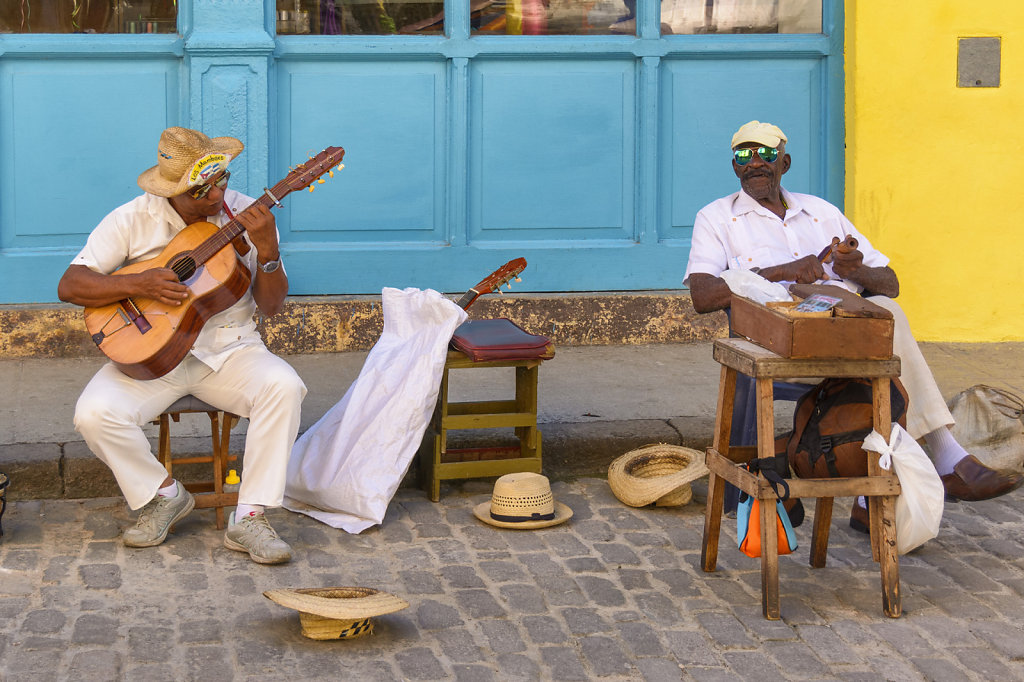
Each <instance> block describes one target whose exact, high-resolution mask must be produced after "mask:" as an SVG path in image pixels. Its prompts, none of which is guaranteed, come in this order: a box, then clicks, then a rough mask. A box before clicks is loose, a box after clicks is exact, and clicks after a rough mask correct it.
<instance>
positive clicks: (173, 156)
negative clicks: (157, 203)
mask: <svg viewBox="0 0 1024 682" xmlns="http://www.w3.org/2000/svg"><path fill="white" fill-rule="evenodd" d="M156 149H157V159H156V165H155V166H153V167H152V168H150V169H148V170H145V171H143V172H142V174H141V175H140V176H139V187H141V188H142V189H144V190H146V191H147V192H149V193H150V194H156V195H157V196H161V197H176V196H178V195H179V194H182V193H184V192H185V191H186V190H187V189H189V188H190V187H195V186H196V185H202V184H204V183H205V182H207V181H208V180H209V179H210V178H211V177H213V176H214V175H216V174H217V173H219V172H221V171H222V170H224V169H226V168H227V167H228V164H229V163H231V160H232V159H234V158H235V157H237V156H238V155H239V154H241V153H242V150H243V149H245V145H244V144H242V142H241V141H240V140H236V139H235V138H233V137H214V138H212V139H211V138H209V137H207V136H206V135H204V134H203V133H201V132H199V131H198V130H190V129H189V128H168V129H167V130H165V131H164V132H163V133H161V134H160V142H159V143H158V144H157V148H156Z"/></svg>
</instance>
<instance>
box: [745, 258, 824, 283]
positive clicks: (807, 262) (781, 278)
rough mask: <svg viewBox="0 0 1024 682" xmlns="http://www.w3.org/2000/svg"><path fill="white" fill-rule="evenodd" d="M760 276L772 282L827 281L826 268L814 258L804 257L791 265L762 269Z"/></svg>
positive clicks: (785, 264) (784, 264)
mask: <svg viewBox="0 0 1024 682" xmlns="http://www.w3.org/2000/svg"><path fill="white" fill-rule="evenodd" d="M758 274H760V275H761V276H762V277H764V278H765V279H767V280H769V281H771V282H797V283H799V284H814V283H815V282H817V281H818V280H820V279H825V268H823V267H822V266H821V261H819V260H818V259H817V258H815V257H814V256H804V257H803V258H801V259H799V260H795V261H792V262H791V263H783V264H782V265H773V266H771V267H767V268H761V270H760V271H759V272H758Z"/></svg>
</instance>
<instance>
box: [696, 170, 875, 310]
mask: <svg viewBox="0 0 1024 682" xmlns="http://www.w3.org/2000/svg"><path fill="white" fill-rule="evenodd" d="M782 198H783V199H784V200H785V202H786V206H787V207H788V208H787V209H786V217H785V218H779V216H777V215H775V214H774V213H772V212H771V211H769V210H768V209H767V208H765V207H764V206H762V205H761V204H759V203H757V201H755V200H754V199H753V198H752V197H751V196H750V195H748V194H747V193H746V192H743V191H740V192H736V193H735V194H730V195H729V196H727V197H722V198H721V199H718V200H717V201H713V202H711V203H710V204H708V205H707V206H705V207H704V208H702V209H701V210H700V211H699V212H698V213H697V219H696V220H695V221H694V225H693V239H692V242H691V246H690V260H689V262H688V263H687V265H686V277H685V279H684V280H683V284H685V285H687V286H689V284H690V275H692V274H693V273H695V272H699V273H704V274H708V275H714V276H715V277H718V276H720V275H721V274H722V273H723V272H724V271H726V270H734V269H742V270H750V269H751V268H766V267H769V266H773V265H781V264H783V263H789V262H792V261H795V260H798V259H800V258H803V257H804V256H817V255H818V254H819V253H821V251H822V250H823V249H824V248H825V247H826V246H828V245H829V244H831V243H832V238H833V237H839V239H841V240H842V239H845V238H846V235H852V236H853V237H855V238H856V239H857V242H858V246H857V248H858V249H859V250H860V252H861V253H863V254H864V265H866V266H868V267H882V266H885V265H888V264H889V259H888V258H887V257H886V256H885V255H884V254H882V253H881V252H880V251H878V250H876V249H875V248H874V247H873V246H871V242H869V241H868V240H867V238H866V237H865V236H864V235H862V234H861V233H860V232H858V231H857V228H855V227H854V226H853V223H851V222H850V221H849V220H847V218H846V216H844V215H843V212H842V211H840V210H839V209H838V208H836V207H835V206H833V205H832V204H830V203H828V202H827V201H825V200H824V199H819V198H818V197H815V196H811V195H810V194H795V193H793V192H787V191H786V190H782ZM824 269H825V272H826V273H827V274H828V276H829V277H830V278H832V279H830V280H828V281H825V282H822V283H823V284H834V285H838V286H843V287H845V288H847V289H849V290H850V291H853V292H856V293H860V292H861V290H862V289H863V287H861V286H860V285H859V284H856V283H854V282H846V281H843V280H841V279H839V278H838V277H837V276H836V274H835V273H834V272H833V270H832V265H831V264H830V263H826V264H825V265H824ZM782 284H784V285H786V284H790V283H789V282H782Z"/></svg>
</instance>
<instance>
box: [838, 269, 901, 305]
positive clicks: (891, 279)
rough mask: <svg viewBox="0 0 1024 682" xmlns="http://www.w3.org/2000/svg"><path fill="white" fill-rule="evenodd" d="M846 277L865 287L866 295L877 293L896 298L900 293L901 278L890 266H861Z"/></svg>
mask: <svg viewBox="0 0 1024 682" xmlns="http://www.w3.org/2000/svg"><path fill="white" fill-rule="evenodd" d="M846 279H848V280H850V281H851V282H856V283H857V284H859V285H861V286H862V287H864V295H865V296H871V295H877V296H888V297H889V298H896V297H897V296H899V295H900V280H899V278H898V277H897V276H896V273H895V271H893V269H892V268H890V267H889V266H883V267H880V268H868V267H860V268H858V269H857V270H856V271H855V272H853V273H851V274H850V275H848V276H847V277H846Z"/></svg>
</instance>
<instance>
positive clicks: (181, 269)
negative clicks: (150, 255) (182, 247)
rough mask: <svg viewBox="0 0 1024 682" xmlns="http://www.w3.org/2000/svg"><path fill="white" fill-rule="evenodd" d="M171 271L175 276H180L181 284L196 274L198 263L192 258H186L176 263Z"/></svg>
mask: <svg viewBox="0 0 1024 682" xmlns="http://www.w3.org/2000/svg"><path fill="white" fill-rule="evenodd" d="M171 270H174V274H176V275H177V276H178V281H179V282H184V281H185V280H187V279H189V278H190V277H192V275H194V274H196V261H195V259H194V258H192V256H185V257H184V258H180V259H178V260H177V261H175V262H174V265H172V266H171Z"/></svg>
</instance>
